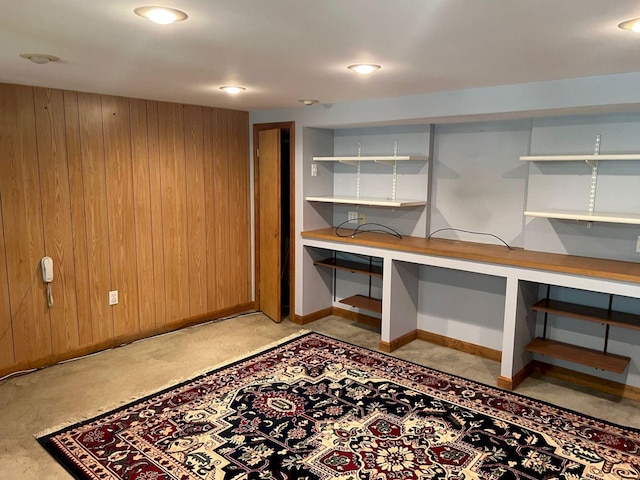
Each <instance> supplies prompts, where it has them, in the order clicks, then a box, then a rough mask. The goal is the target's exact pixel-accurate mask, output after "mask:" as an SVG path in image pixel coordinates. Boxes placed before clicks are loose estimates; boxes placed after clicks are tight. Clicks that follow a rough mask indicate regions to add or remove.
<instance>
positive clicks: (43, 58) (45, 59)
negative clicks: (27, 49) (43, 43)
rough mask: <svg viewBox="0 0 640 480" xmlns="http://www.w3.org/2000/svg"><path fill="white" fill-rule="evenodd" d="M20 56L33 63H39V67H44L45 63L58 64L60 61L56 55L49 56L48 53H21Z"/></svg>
mask: <svg viewBox="0 0 640 480" xmlns="http://www.w3.org/2000/svg"><path fill="white" fill-rule="evenodd" d="M20 56H21V57H22V58H26V59H27V60H31V61H32V62H33V63H37V64H38V65H44V64H45V63H49V62H57V61H58V60H60V59H59V58H58V57H56V56H55V55H48V54H46V53H21V54H20Z"/></svg>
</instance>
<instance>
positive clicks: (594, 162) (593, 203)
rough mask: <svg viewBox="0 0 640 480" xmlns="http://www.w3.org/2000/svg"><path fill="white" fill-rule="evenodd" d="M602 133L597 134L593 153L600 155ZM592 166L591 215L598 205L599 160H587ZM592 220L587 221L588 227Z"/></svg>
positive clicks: (589, 209)
mask: <svg viewBox="0 0 640 480" xmlns="http://www.w3.org/2000/svg"><path fill="white" fill-rule="evenodd" d="M600 139H601V136H600V134H597V135H596V142H595V145H594V147H593V154H594V155H596V156H597V155H600ZM585 162H586V163H587V164H589V166H591V186H590V188H589V207H588V210H587V211H588V213H589V215H593V212H594V209H595V206H596V188H597V186H598V160H585ZM591 226H592V222H587V228H591Z"/></svg>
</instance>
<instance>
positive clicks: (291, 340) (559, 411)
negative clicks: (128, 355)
mask: <svg viewBox="0 0 640 480" xmlns="http://www.w3.org/2000/svg"><path fill="white" fill-rule="evenodd" d="M309 337H311V338H313V337H316V338H318V339H322V338H324V339H327V340H330V341H335V342H339V343H342V344H344V345H346V346H350V347H352V348H354V349H357V350H360V351H362V352H363V354H365V356H366V352H368V353H369V354H370V355H371V357H370V358H371V359H372V360H373V359H374V358H380V359H384V358H394V359H396V360H399V361H401V362H404V363H406V364H408V365H414V366H416V367H418V368H420V369H424V370H426V371H428V372H431V373H432V374H433V376H434V377H438V376H442V380H443V381H445V382H448V383H451V384H454V385H455V383H456V382H460V383H461V384H462V385H464V384H470V385H471V388H474V389H475V388H476V387H478V389H479V390H482V389H485V390H487V393H490V392H494V394H495V395H496V396H498V397H500V396H501V397H502V398H504V399H505V400H507V401H509V400H510V399H511V400H514V401H516V402H517V401H522V403H525V404H526V403H528V404H529V405H531V406H532V407H534V408H536V407H535V405H539V406H541V407H543V406H546V407H549V410H550V413H551V415H552V416H553V415H560V416H562V415H574V416H576V417H578V418H582V419H584V420H585V421H587V422H593V423H594V424H595V425H594V426H596V425H601V426H602V427H612V428H613V429H614V430H617V432H618V433H617V434H618V435H624V436H626V435H627V434H636V435H637V434H640V428H637V427H632V426H626V425H622V424H616V423H613V422H610V421H608V420H604V419H600V418H596V417H593V416H590V415H587V414H584V413H581V412H578V411H576V410H572V409H569V408H565V407H562V406H559V405H556V404H553V403H550V402H547V401H544V400H539V399H536V398H534V397H531V396H527V395H523V394H520V393H516V392H511V391H508V390H504V389H501V388H499V387H496V386H492V385H488V384H485V383H482V382H478V381H475V380H471V379H467V378H465V377H462V376H460V375H455V374H451V373H447V372H444V371H442V370H439V369H435V368H432V367H429V366H426V365H421V364H419V363H417V362H414V361H411V360H406V359H404V358H399V357H396V356H394V355H390V354H388V353H384V352H380V351H377V350H374V349H371V348H367V347H363V346H360V345H356V344H354V343H352V342H349V341H345V340H342V339H338V338H335V337H332V336H329V335H325V334H322V333H318V332H313V331H304V330H302V331H299V332H298V333H296V334H294V335H289V336H287V337H283V338H281V339H279V340H277V341H275V342H272V343H270V344H268V345H263V346H262V347H260V348H259V349H256V350H254V351H252V352H249V353H246V354H243V355H241V356H238V357H236V358H232V359H228V360H226V361H224V362H222V363H220V364H218V365H216V366H214V367H211V368H209V369H207V370H206V371H201V372H197V373H194V374H193V377H192V378H189V379H187V380H184V381H181V382H179V383H175V384H172V385H169V386H167V387H165V388H163V389H160V390H158V391H156V392H153V393H150V394H148V395H145V396H142V397H140V398H136V399H134V400H132V401H131V402H128V403H126V404H121V405H118V406H117V407H116V408H112V409H106V410H105V411H103V412H102V413H101V414H99V415H96V416H93V417H88V418H87V419H83V420H80V421H77V422H75V423H73V424H70V425H67V426H65V427H62V428H60V429H58V430H55V431H52V432H50V433H45V434H42V435H41V436H38V437H37V441H38V443H39V444H40V445H41V446H42V447H43V448H44V449H45V450H46V451H47V453H49V454H50V455H51V457H52V458H53V459H55V460H56V461H57V462H58V463H59V464H60V465H61V466H62V467H63V468H64V469H65V470H66V471H67V472H68V473H69V474H70V475H72V476H73V478H85V476H84V474H85V471H84V467H82V466H80V465H78V464H73V463H69V462H68V461H65V457H64V456H63V454H61V453H60V452H58V451H57V450H56V449H55V448H52V447H51V445H52V438H53V437H55V436H57V435H60V434H63V433H65V432H67V431H70V430H73V429H75V428H79V427H81V426H82V424H84V423H86V422H99V421H100V420H102V419H103V418H105V417H108V416H110V415H115V414H117V413H119V412H121V411H122V410H125V409H127V408H131V407H135V405H136V404H139V403H142V402H146V401H148V400H149V399H152V398H153V397H155V396H160V395H163V394H165V393H167V392H170V391H171V390H173V389H179V388H181V387H183V386H185V385H188V384H190V383H192V382H197V381H199V380H202V379H203V378H206V377H207V376H210V375H212V374H214V373H215V372H217V371H220V370H224V369H226V368H233V367H234V366H236V365H239V364H242V363H244V362H250V361H251V360H252V359H254V358H256V357H260V356H261V355H266V354H268V353H269V352H270V351H273V350H277V349H279V348H282V347H285V348H286V346H287V345H290V344H295V343H296V342H300V341H304V339H305V338H309ZM365 364H366V363H365ZM463 397H464V396H463ZM436 398H437V397H436ZM456 398H457V396H456ZM445 401H447V402H453V403H454V404H458V402H456V401H455V399H449V400H446V399H445ZM463 404H464V402H463ZM461 405H462V404H461ZM465 408H469V406H468V405H467V406H466V407H465ZM472 409H473V410H475V408H473V407H472ZM506 421H507V422H510V420H506ZM516 425H518V423H517V422H516ZM631 465H635V463H634V462H632V463H631ZM636 468H637V466H636ZM87 472H88V470H87ZM598 478H600V477H598ZM616 478H617V477H616Z"/></svg>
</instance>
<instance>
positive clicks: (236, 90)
mask: <svg viewBox="0 0 640 480" xmlns="http://www.w3.org/2000/svg"><path fill="white" fill-rule="evenodd" d="M219 88H220V90H222V91H223V92H226V93H229V94H231V95H237V94H238V93H240V92H244V91H245V90H246V88H244V87H238V86H235V85H223V86H222V87H219Z"/></svg>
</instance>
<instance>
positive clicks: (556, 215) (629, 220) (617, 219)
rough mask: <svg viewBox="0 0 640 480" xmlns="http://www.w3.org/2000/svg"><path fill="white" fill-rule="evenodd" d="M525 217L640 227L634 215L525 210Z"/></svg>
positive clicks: (638, 216) (638, 218) (639, 222)
mask: <svg viewBox="0 0 640 480" xmlns="http://www.w3.org/2000/svg"><path fill="white" fill-rule="evenodd" d="M524 215H525V217H540V218H553V219H557V220H576V221H583V222H604V223H624V224H629V225H640V214H635V213H591V214H589V213H584V211H573V210H550V211H545V212H537V211H530V210H527V211H525V212H524Z"/></svg>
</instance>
